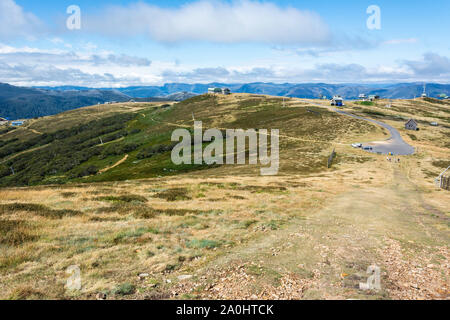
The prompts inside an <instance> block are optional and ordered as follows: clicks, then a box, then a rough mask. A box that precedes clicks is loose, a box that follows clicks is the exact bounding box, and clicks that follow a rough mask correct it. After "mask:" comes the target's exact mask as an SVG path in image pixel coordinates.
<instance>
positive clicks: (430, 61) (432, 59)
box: [403, 52, 450, 79]
mask: <svg viewBox="0 0 450 320" xmlns="http://www.w3.org/2000/svg"><path fill="white" fill-rule="evenodd" d="M403 63H404V64H405V65H406V66H408V67H409V68H410V69H411V70H412V71H413V72H414V74H415V75H418V76H424V77H427V76H445V75H447V77H448V78H447V79H449V78H450V59H449V58H448V57H445V56H441V55H439V54H437V53H433V52H428V53H425V54H424V55H423V60H421V61H410V60H407V61H404V62H403Z"/></svg>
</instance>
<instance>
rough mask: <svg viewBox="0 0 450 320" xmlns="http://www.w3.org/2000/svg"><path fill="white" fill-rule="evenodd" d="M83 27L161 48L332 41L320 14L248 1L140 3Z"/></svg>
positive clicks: (86, 22) (90, 20)
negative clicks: (171, 4)
mask: <svg viewBox="0 0 450 320" xmlns="http://www.w3.org/2000/svg"><path fill="white" fill-rule="evenodd" d="M83 21H84V24H83V28H85V29H86V30H87V31H88V32H99V33H102V34H108V35H113V36H116V35H123V36H133V35H146V36H149V37H150V38H151V39H154V40H156V41H159V42H162V43H179V42H188V41H206V42H215V43H239V42H255V43H273V44H304V43H325V42H327V41H329V38H330V31H329V28H328V26H327V25H326V23H325V22H324V21H323V20H322V19H321V18H320V16H319V15H317V14H316V13H313V12H310V11H301V10H298V9H295V8H281V7H279V6H277V5H275V4H273V3H269V2H259V1H250V0H242V1H234V2H231V3H229V2H225V1H212V2H211V1H198V2H194V3H189V4H186V5H183V6H181V7H179V8H161V7H158V6H154V5H149V4H145V3H136V4H133V5H130V6H128V7H119V6H114V7H110V8H108V9H107V10H106V11H104V13H102V15H101V16H87V17H86V18H85V20H83Z"/></svg>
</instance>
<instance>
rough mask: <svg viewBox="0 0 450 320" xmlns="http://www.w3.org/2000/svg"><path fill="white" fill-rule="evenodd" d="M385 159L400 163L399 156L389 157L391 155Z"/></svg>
mask: <svg viewBox="0 0 450 320" xmlns="http://www.w3.org/2000/svg"><path fill="white" fill-rule="evenodd" d="M386 160H387V161H389V162H394V163H400V158H391V157H389V156H388V157H387V158H386Z"/></svg>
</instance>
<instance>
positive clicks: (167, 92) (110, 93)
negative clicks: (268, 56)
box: [0, 82, 450, 119]
mask: <svg viewBox="0 0 450 320" xmlns="http://www.w3.org/2000/svg"><path fill="white" fill-rule="evenodd" d="M210 87H227V88H230V90H231V92H236V93H253V94H267V95H273V96H286V97H295V98H309V99H313V98H319V97H321V96H327V97H329V98H331V97H332V96H333V95H341V96H342V97H344V98H345V99H349V100H350V99H357V98H358V96H359V94H361V93H364V94H366V95H372V94H373V95H379V96H380V97H382V98H387V99H412V98H414V97H418V96H420V95H421V94H422V92H423V84H422V83H399V84H326V83H304V84H292V83H284V84H276V83H261V82H258V83H248V84H227V83H208V84H186V83H169V84H165V85H163V86H135V87H126V88H117V89H111V88H87V87H77V86H60V87H33V88H25V87H15V86H11V85H8V84H1V83H0V117H5V118H9V119H19V118H32V117H40V116H45V115H52V114H57V113H60V112H63V111H66V110H71V109H76V108H79V107H84V106H89V105H94V104H97V103H104V102H107V101H117V102H124V101H129V100H130V99H133V98H134V99H136V100H137V101H162V100H173V101H181V100H185V99H188V98H190V97H192V96H195V95H198V94H204V93H206V92H207V91H208V88H210ZM426 90H427V94H428V95H429V96H431V97H437V96H439V95H440V94H446V95H450V84H436V83H430V84H427V88H426Z"/></svg>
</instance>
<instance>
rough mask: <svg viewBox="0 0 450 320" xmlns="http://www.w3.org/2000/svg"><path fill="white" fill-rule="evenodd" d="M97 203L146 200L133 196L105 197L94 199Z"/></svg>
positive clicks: (145, 200) (145, 199)
mask: <svg viewBox="0 0 450 320" xmlns="http://www.w3.org/2000/svg"><path fill="white" fill-rule="evenodd" d="M95 200H97V201H112V202H128V203H130V202H147V198H145V197H143V196H139V195H134V194H127V195H122V196H105V197H98V198H95Z"/></svg>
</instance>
